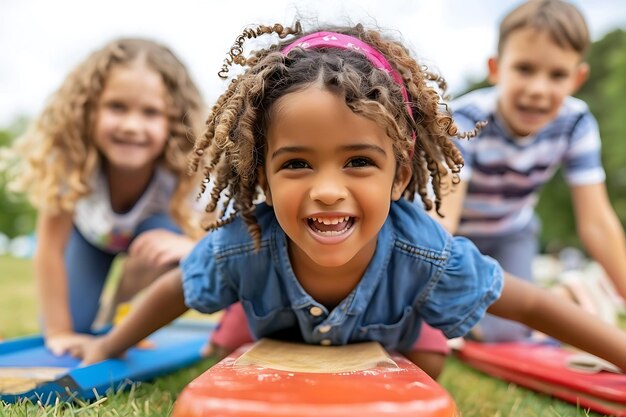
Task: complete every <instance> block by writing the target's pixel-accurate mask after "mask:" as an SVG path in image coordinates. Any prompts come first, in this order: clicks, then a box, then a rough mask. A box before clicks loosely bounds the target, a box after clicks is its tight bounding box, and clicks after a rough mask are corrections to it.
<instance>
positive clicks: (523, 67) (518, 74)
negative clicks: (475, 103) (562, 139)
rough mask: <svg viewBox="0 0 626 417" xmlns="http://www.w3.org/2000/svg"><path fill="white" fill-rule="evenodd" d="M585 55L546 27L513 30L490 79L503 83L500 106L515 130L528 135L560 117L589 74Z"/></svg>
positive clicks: (494, 61) (492, 66) (491, 65)
mask: <svg viewBox="0 0 626 417" xmlns="http://www.w3.org/2000/svg"><path fill="white" fill-rule="evenodd" d="M580 59H581V57H580V54H579V53H578V52H576V51H574V50H573V49H566V48H563V47H562V46H559V45H558V44H556V43H555V42H554V40H552V38H551V37H550V35H549V34H548V32H546V31H542V30H536V29H533V28H523V29H519V30H516V31H515V32H512V33H511V34H510V35H509V37H508V39H507V40H506V43H505V44H504V46H503V48H502V51H501V54H500V56H499V57H498V58H492V59H490V60H489V81H491V82H492V83H494V84H498V86H499V88H500V91H501V93H500V100H499V102H498V110H499V112H500V115H501V116H502V117H503V119H504V121H505V123H506V124H507V126H508V128H509V129H510V130H511V132H512V133H514V134H515V135H517V136H527V135H529V134H533V133H536V132H537V131H539V130H540V129H542V128H543V127H545V126H546V125H547V124H548V123H549V122H550V121H552V120H554V118H555V117H556V116H557V114H558V112H559V109H560V107H561V104H562V103H563V100H564V99H565V97H567V96H568V95H571V94H573V93H574V92H575V91H576V90H577V89H578V87H579V86H580V85H581V84H582V83H583V82H584V80H585V78H586V76H587V72H588V67H587V65H586V64H584V63H581V62H580Z"/></svg>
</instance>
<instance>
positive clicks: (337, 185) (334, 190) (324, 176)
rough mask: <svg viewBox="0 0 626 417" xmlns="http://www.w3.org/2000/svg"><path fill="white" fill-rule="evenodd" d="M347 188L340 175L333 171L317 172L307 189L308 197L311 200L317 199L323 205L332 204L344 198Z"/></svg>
mask: <svg viewBox="0 0 626 417" xmlns="http://www.w3.org/2000/svg"><path fill="white" fill-rule="evenodd" d="M347 195H348V190H347V188H346V186H345V184H344V183H343V181H342V179H341V176H340V175H338V174H336V173H335V172H330V171H327V172H319V173H318V174H317V175H316V176H315V179H314V181H313V183H312V185H311V188H310V190H309V197H310V198H311V200H313V201H318V202H320V203H322V204H324V205H327V206H332V205H333V204H336V203H338V202H340V201H342V200H345V199H346V197H347Z"/></svg>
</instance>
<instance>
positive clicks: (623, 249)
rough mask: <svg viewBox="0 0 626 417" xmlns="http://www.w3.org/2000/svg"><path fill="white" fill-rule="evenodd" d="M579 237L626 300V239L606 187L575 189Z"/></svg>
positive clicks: (593, 185) (596, 186)
mask: <svg viewBox="0 0 626 417" xmlns="http://www.w3.org/2000/svg"><path fill="white" fill-rule="evenodd" d="M571 190H572V202H573V205H574V213H575V215H576V226H577V229H578V235H579V236H580V239H581V240H582V242H583V244H584V246H585V248H586V249H587V251H588V252H589V254H590V255H591V257H592V258H593V259H594V260H595V261H596V262H598V263H599V264H600V265H602V267H603V268H604V270H605V271H606V273H607V274H608V276H609V277H610V278H611V281H613V283H614V284H615V288H616V289H617V292H618V293H619V294H620V295H621V296H622V298H624V300H626V239H625V238H624V230H623V229H622V225H621V224H620V222H619V219H618V218H617V215H616V214H615V211H614V210H613V207H611V203H610V201H609V198H608V195H607V192H606V186H605V185H604V183H601V184H592V185H584V186H576V187H572V189H571Z"/></svg>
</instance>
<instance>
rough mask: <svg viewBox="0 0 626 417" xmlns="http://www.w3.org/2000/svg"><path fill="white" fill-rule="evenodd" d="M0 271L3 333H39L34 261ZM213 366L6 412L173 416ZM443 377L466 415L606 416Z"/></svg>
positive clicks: (5, 263)
mask: <svg viewBox="0 0 626 417" xmlns="http://www.w3.org/2000/svg"><path fill="white" fill-rule="evenodd" d="M0 271H1V272H0V294H2V298H1V300H2V304H1V306H0V337H4V338H7V337H15V336H21V335H27V334H32V333H34V332H36V330H37V319H36V314H37V313H36V311H37V306H36V303H35V297H34V293H35V288H34V283H33V278H32V270H31V266H30V262H29V261H24V260H17V259H13V258H8V257H0ZM622 324H625V323H622ZM211 365H212V362H211V361H209V360H205V361H203V362H201V363H199V364H197V365H195V366H193V367H191V368H188V369H184V370H182V371H179V372H177V373H175V374H172V375H169V376H166V377H163V378H159V379H158V380H156V381H153V382H152V383H143V384H138V385H135V386H132V387H131V388H130V389H128V390H125V391H121V392H111V393H109V394H108V395H107V396H106V397H102V398H100V399H98V400H97V401H95V402H92V403H75V404H70V405H56V406H49V407H41V406H39V405H37V404H30V403H27V404H11V405H9V404H2V403H1V402H0V416H11V417H12V416H15V417H18V416H20V417H22V416H23V417H31V416H50V417H52V416H75V415H79V416H81V417H82V416H98V417H105V416H168V415H169V414H170V412H171V410H172V406H173V403H174V401H175V399H176V395H177V394H178V393H179V392H180V391H181V390H182V389H183V387H184V386H185V385H186V384H187V383H188V382H189V381H191V380H192V379H193V378H195V377H196V376H197V375H199V374H200V373H202V372H203V371H204V370H205V369H207V368H208V367H209V366H211ZM440 382H441V383H442V384H443V386H444V387H445V388H446V389H447V390H448V391H449V392H450V394H451V395H452V397H453V398H454V399H455V401H456V403H457V406H458V407H459V409H460V411H461V415H462V417H494V416H498V417H504V416H523V417H533V416H546V417H548V416H550V417H570V416H581V417H582V416H590V417H591V416H593V417H599V416H600V415H599V414H595V413H588V412H586V411H585V410H581V409H579V408H577V407H576V406H574V405H570V404H567V403H564V402H561V401H558V400H554V399H552V398H550V397H547V396H544V395H539V394H535V393H533V392H532V391H528V390H526V389H524V388H520V387H517V386H515V385H514V384H508V383H505V382H502V381H498V380H496V379H493V378H489V377H486V376H484V375H482V374H481V373H479V372H477V371H474V370H473V369H471V368H469V367H467V366H465V365H464V364H462V363H460V362H459V361H457V360H455V359H454V358H452V359H450V361H449V364H448V366H447V367H446V370H445V372H444V374H443V376H442V377H441V379H440Z"/></svg>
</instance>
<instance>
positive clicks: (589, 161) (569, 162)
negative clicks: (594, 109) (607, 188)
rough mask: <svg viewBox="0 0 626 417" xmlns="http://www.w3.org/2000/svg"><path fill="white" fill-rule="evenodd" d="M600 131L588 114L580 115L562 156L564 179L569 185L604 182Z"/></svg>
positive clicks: (594, 120) (596, 123)
mask: <svg viewBox="0 0 626 417" xmlns="http://www.w3.org/2000/svg"><path fill="white" fill-rule="evenodd" d="M600 150H601V144H600V130H599V128H598V122H597V121H596V119H595V118H594V117H593V115H592V114H591V113H590V112H588V111H587V112H585V113H584V114H582V115H581V116H580V117H579V118H578V120H577V121H576V123H575V124H574V127H573V129H572V132H571V137H570V140H569V147H568V149H567V151H566V152H565V155H564V162H563V168H564V170H565V178H566V180H567V182H568V184H570V185H587V184H597V183H602V182H604V180H605V178H606V174H605V173H604V168H603V167H602V157H601V152H600Z"/></svg>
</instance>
